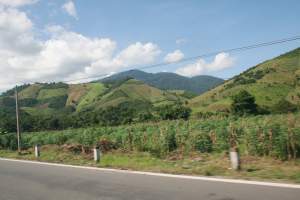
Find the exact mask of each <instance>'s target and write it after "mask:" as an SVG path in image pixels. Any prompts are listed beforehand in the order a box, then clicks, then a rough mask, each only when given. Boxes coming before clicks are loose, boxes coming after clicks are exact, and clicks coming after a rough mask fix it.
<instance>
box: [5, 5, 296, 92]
mask: <svg viewBox="0 0 300 200" xmlns="http://www.w3.org/2000/svg"><path fill="white" fill-rule="evenodd" d="M1 1H3V2H4V3H3V4H4V6H3V7H4V8H3V10H2V11H1V10H0V12H8V11H7V9H14V10H16V11H17V12H19V13H24V14H25V15H26V18H28V20H30V22H31V23H32V26H31V27H30V30H29V31H30V32H31V34H32V37H33V38H34V39H33V40H35V41H38V42H39V43H41V46H43V47H41V49H42V50H40V51H38V52H37V53H36V54H39V57H34V56H31V57H34V58H36V59H41V61H40V62H39V63H46V65H47V64H49V66H48V68H47V71H51V66H53V68H55V69H56V70H53V72H52V73H51V74H44V73H41V74H39V73H35V74H33V73H29V72H28V71H26V72H27V73H28V74H29V75H27V76H25V77H24V78H23V77H19V78H18V80H20V81H23V82H26V81H27V82H28V81H30V80H47V81H48V80H49V81H50V80H56V77H58V78H57V80H58V79H66V80H67V79H68V78H80V77H84V76H91V75H92V74H93V73H99V72H102V71H103V72H105V73H111V72H118V71H122V70H125V69H127V68H130V67H131V66H144V65H149V64H153V63H160V62H164V61H166V56H167V55H168V54H171V53H174V51H176V50H177V51H179V52H180V55H178V54H173V57H172V56H171V58H173V60H174V59H175V60H179V59H182V58H187V57H191V56H195V55H201V54H204V53H208V52H213V51H216V50H222V49H230V48H234V47H240V46H244V45H250V44H254V43H259V42H266V41H272V40H276V39H281V38H287V37H291V36H295V35H300V26H299V19H300V12H299V10H300V2H299V1H297V0H287V1H283V0H282V1H279V0H278V1H274V0H273V1H271V0H265V1H258V0H257V1H254V0H253V1H238V0H207V1H200V0H180V1H179V0H177V1H176V0H151V1H141V0H126V1H124V0H110V1H102V0H88V1H86V0H73V1H69V0H47V1H46V0H39V1H37V2H30V1H33V0H12V1H20V2H22V1H23V4H22V5H21V4H20V5H18V6H16V5H7V3H6V5H5V2H6V1H7V0H0V8H1ZM28 2H30V3H28ZM70 2H71V3H72V4H73V13H72V12H69V11H70V10H69V11H68V10H67V9H65V8H64V5H65V4H66V3H70ZM74 11H75V13H74ZM0 26H1V21H0ZM49 27H52V29H51V28H50V29H51V31H50V32H49V30H48V29H49ZM53 27H56V29H55V31H53V29H54V28H53ZM58 27H59V28H58ZM2 29H3V27H2ZM25 31H28V30H27V29H26V30H25ZM53 32H55V33H53ZM62 32H63V34H62ZM71 33H74V34H77V36H79V35H80V36H83V37H85V38H86V39H88V40H94V39H103V38H106V39H109V40H111V41H113V43H114V45H115V47H112V46H113V44H110V45H111V46H110V47H108V49H109V48H112V49H113V50H111V52H110V54H109V56H110V57H111V60H113V59H115V58H118V59H117V61H116V60H114V61H113V62H114V63H115V62H118V64H111V62H109V64H108V67H107V66H104V65H105V64H103V62H101V65H100V64H95V63H99V61H100V60H99V59H100V58H97V59H95V60H92V61H91V60H89V59H87V57H88V58H90V56H89V55H87V56H86V57H83V58H82V60H80V61H78V60H76V62H75V61H74V60H70V57H67V56H66V57H67V58H66V59H65V60H64V58H63V56H62V58H61V59H62V61H60V65H61V63H66V65H69V64H70V65H71V64H72V65H76V66H77V65H78V66H79V65H80V64H81V65H82V66H79V67H78V68H76V69H75V68H71V69H69V70H65V71H63V72H61V74H62V75H61V74H60V72H59V70H57V69H59V68H64V67H62V66H56V65H55V64H53V63H48V62H46V61H44V60H42V58H41V55H43V56H44V55H46V53H41V52H44V51H45V52H48V51H47V50H45V49H43V48H45V47H44V46H45V44H47V42H53V41H56V42H57V41H58V40H59V41H62V40H64V39H65V38H68V37H69V36H68V34H71ZM0 34H1V32H0ZM27 35H28V34H27ZM57 35H59V36H57ZM62 35H63V36H62ZM0 36H1V35H0ZM66 40H68V39H66ZM75 41H76V38H75ZM176 41H177V42H176ZM68 42H70V41H68ZM93 42H95V41H93ZM137 43H138V44H139V45H135V47H132V48H129V47H131V45H134V44H137ZM146 44H148V46H147V47H146ZM151 45H152V46H151ZM56 46H57V45H56ZM83 46H84V47H86V46H85V45H84V44H83ZM88 46H89V47H90V46H93V45H92V42H91V44H90V45H88ZM100 46H101V45H100ZM137 46H138V47H137ZM299 46H300V42H299V41H293V42H289V43H285V44H279V45H274V46H269V47H263V48H259V49H253V50H249V51H246V52H241V53H237V54H227V53H226V52H224V54H223V55H220V57H219V62H218V61H216V58H214V57H212V58H204V59H202V60H200V61H199V60H198V61H193V62H189V63H181V64H173V65H168V67H160V68H154V69H151V70H148V71H149V72H157V71H172V72H177V73H180V74H183V75H187V76H193V75H199V74H209V75H214V76H218V77H222V78H230V77H232V76H233V75H236V74H238V73H240V72H242V71H243V70H245V69H247V68H249V67H251V66H253V65H255V64H257V63H259V62H262V61H264V60H266V59H270V58H272V57H274V56H277V55H279V54H282V53H284V52H287V51H289V50H292V49H294V48H297V47H299ZM89 47H87V48H82V50H83V51H84V50H87V51H88V50H89ZM0 48H1V45H0ZM2 48H4V47H2ZM55 48H57V47H55ZM128 48H129V49H131V50H132V49H133V50H132V51H130V53H128V51H126V50H128ZM141 49H143V50H144V51H145V52H143V53H141V54H138V53H140V52H139V51H143V50H141ZM149 49H150V50H149ZM0 50H1V49H0ZM61 50H62V52H63V51H64V49H61ZM68 50H70V51H72V50H73V49H72V47H70V48H68ZM56 51H58V52H59V51H60V49H59V48H57V50H56ZM75 51H76V49H74V52H75ZM99 51H100V50H99ZM102 51H104V50H103V49H102ZM124 51H126V52H127V53H124ZM153 51H154V52H153ZM121 52H123V53H124V54H122V53H121ZM132 52H137V53H136V54H137V55H132ZM149 53H150V54H151V55H150V56H149V59H148V58H147V56H148V54H149ZM177 53H178V52H177ZM52 54H53V53H52ZM52 54H51V55H52ZM104 54H106V53H104ZM120 54H122V56H120ZM47 55H48V54H47ZM124 55H125V56H124ZM14 56H15V57H16V55H15V54H14ZM22 56H23V55H22ZM35 56H36V55H35ZM52 56H53V55H52ZM59 56H60V55H59ZM138 56H143V59H139V58H137V57H138ZM151 56H152V57H151ZM44 57H45V56H44ZM120 57H122V59H119V58H120ZM0 58H1V55H0ZM144 58H145V59H144ZM16 59H19V58H16ZM147 59H148V60H147ZM19 60H21V59H19ZM19 60H18V62H15V63H22V64H23V63H24V62H23V60H26V61H27V60H28V59H27V57H26V59H22V62H19ZM48 60H50V57H49V59H48ZM111 60H110V61H111ZM171 61H172V59H171ZM171 61H170V62H171ZM33 62H35V61H32V62H29V63H33ZM168 62H169V61H168ZM9 63H11V62H9ZM197 63H198V64H197ZM0 64H1V62H0ZM25 64H26V63H25ZM56 64H57V63H56ZM32 65H36V63H33V64H32ZM84 65H86V66H84ZM117 65H118V66H117ZM222 65H223V66H222ZM88 66H93V67H94V68H93V69H87V68H89V67H88ZM116 66H117V67H116ZM17 67H18V66H17V65H16V66H13V67H12V68H14V69H15V68H17ZM39 67H41V68H42V66H39ZM101 67H102V68H101ZM184 67H187V69H186V70H179V69H178V68H184ZM193 67H196V68H197V67H198V70H193ZM96 68H97V69H96ZM109 68H111V69H112V70H111V71H109V70H108V69H109ZM48 69H50V70H48ZM27 70H35V68H32V69H31V68H28V69H27ZM72 70H73V71H74V72H75V71H76V70H77V71H76V73H73V74H72V72H73V71H72ZM84 70H85V71H84ZM54 71H55V73H54ZM39 78H40V79H39ZM8 82H9V83H7V84H5V85H6V86H8V85H11V84H13V81H9V80H8ZM3 88H5V87H3ZM0 90H1V88H0Z"/></svg>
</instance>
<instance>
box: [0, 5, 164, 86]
mask: <svg viewBox="0 0 300 200" xmlns="http://www.w3.org/2000/svg"><path fill="white" fill-rule="evenodd" d="M34 30H36V27H35V25H34V23H33V22H32V21H31V20H30V19H29V18H28V16H27V15H26V13H25V12H23V11H20V10H18V9H16V8H0V91H4V90H6V89H9V88H11V87H12V86H14V85H15V84H16V83H19V84H20V83H29V82H31V83H32V82H36V81H39V82H47V81H61V80H69V79H77V78H83V77H87V76H95V75H97V74H110V73H112V72H117V71H120V70H121V69H122V68H124V67H128V66H131V65H134V66H135V65H141V64H150V63H152V62H154V61H155V60H156V58H157V56H158V55H159V54H160V53H161V50H160V49H159V47H158V46H157V45H156V44H153V43H151V42H148V43H141V42H136V43H134V44H131V45H129V46H128V47H127V48H125V49H123V50H122V49H121V50H119V49H118V48H117V43H116V42H115V41H113V40H112V39H110V38H89V37H86V36H84V35H82V34H79V33H76V32H72V31H69V30H66V29H65V28H63V27H61V26H58V25H56V26H47V27H46V28H45V32H46V33H47V35H48V39H45V40H40V39H38V38H37V37H36V36H35V33H34V32H35V31H34Z"/></svg>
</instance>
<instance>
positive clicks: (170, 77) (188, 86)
mask: <svg viewBox="0 0 300 200" xmlns="http://www.w3.org/2000/svg"><path fill="white" fill-rule="evenodd" d="M128 77H131V78H134V79H137V80H140V81H143V82H145V83H147V84H149V85H151V86H154V87H156V88H159V89H163V90H185V91H189V92H193V93H196V94H201V93H203V92H206V91H207V90H209V89H211V88H214V87H215V86H217V85H219V84H221V83H223V81H224V80H223V79H220V78H216V77H213V76H206V75H201V76H195V77H192V78H188V77H185V76H180V75H178V74H175V73H170V72H160V73H147V72H144V71H140V70H129V71H125V72H121V73H118V74H115V75H112V76H110V77H108V78H104V79H102V80H100V81H101V82H103V83H105V82H110V81H116V80H122V79H126V78H128Z"/></svg>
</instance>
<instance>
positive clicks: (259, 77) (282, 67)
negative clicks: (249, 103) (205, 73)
mask: <svg viewBox="0 0 300 200" xmlns="http://www.w3.org/2000/svg"><path fill="white" fill-rule="evenodd" d="M241 90H246V91H248V92H249V93H250V94H252V95H253V96H254V97H255V99H256V103H257V104H258V106H260V108H263V109H265V110H268V111H270V112H272V111H274V109H275V107H276V106H277V105H278V104H280V103H281V104H283V105H286V106H287V104H289V105H294V106H295V107H298V106H299V103H300V48H298V49H295V50H293V51H290V52H288V53H286V54H283V55H281V56H278V57H276V58H274V59H271V60H268V61H265V62H263V63H261V64H259V65H257V66H254V67H252V68H250V69H248V70H247V71H245V72H243V73H241V74H240V75H238V76H235V77H233V78H232V79H230V80H228V81H226V82H225V83H224V84H222V85H219V86H218V87H216V88H214V89H212V90H210V91H208V92H206V93H204V94H202V95H200V96H198V97H195V98H193V99H192V100H191V101H190V102H189V105H190V107H191V108H192V109H193V111H194V112H195V113H196V112H229V111H230V106H231V96H232V95H235V94H237V93H238V92H239V91H241Z"/></svg>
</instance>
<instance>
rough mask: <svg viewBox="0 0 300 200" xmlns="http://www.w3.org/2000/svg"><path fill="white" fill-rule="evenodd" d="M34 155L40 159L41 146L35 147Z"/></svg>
mask: <svg viewBox="0 0 300 200" xmlns="http://www.w3.org/2000/svg"><path fill="white" fill-rule="evenodd" d="M34 155H35V157H36V158H38V157H40V146H39V145H35V146H34Z"/></svg>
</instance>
